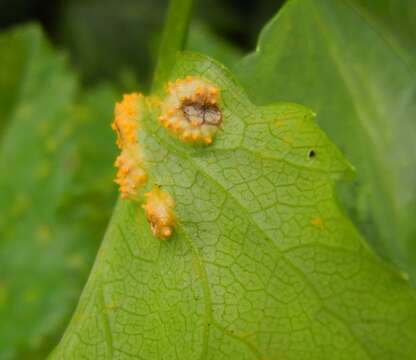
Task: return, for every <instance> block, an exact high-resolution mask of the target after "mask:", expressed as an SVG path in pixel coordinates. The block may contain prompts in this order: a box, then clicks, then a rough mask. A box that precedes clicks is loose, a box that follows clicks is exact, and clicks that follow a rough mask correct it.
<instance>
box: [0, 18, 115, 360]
mask: <svg viewBox="0 0 416 360" xmlns="http://www.w3.org/2000/svg"><path fill="white" fill-rule="evenodd" d="M0 54H1V58H0V64H1V65H0V72H1V77H0V99H1V100H0V115H1V122H2V123H3V124H4V127H3V130H2V134H1V141H0V194H1V195H0V214H1V217H0V269H1V271H0V359H2V360H5V359H7V360H9V359H18V358H20V359H21V358H24V359H33V358H36V359H40V358H44V356H45V353H49V351H50V348H51V347H52V346H53V345H55V343H56V342H57V338H58V336H59V335H60V333H61V332H62V331H63V328H64V326H65V323H66V321H68V317H69V316H70V314H71V312H72V311H73V309H74V307H75V304H76V301H77V299H78V296H79V293H80V290H81V288H82V286H83V283H84V281H85V279H86V277H87V274H88V272H89V270H90V267H91V265H92V264H91V263H92V260H93V256H94V254H95V251H96V249H97V248H98V244H99V240H100V238H101V236H102V229H103V227H104V224H106V222H107V221H108V218H109V214H110V209H111V205H112V201H113V199H114V196H113V195H114V193H113V191H112V186H111V178H112V176H113V169H112V166H111V161H112V159H113V157H114V153H115V151H114V149H113V148H111V147H108V146H106V145H107V144H108V142H109V141H111V139H112V134H111V129H110V128H109V126H108V122H109V121H110V119H111V116H112V103H113V102H114V98H115V96H114V91H113V90H112V89H111V88H109V87H107V86H102V87H100V88H96V89H92V90H91V92H90V94H89V95H88V96H85V97H83V99H82V102H81V103H78V104H75V101H76V96H77V93H78V92H79V89H78V85H77V82H76V78H75V76H74V74H72V73H71V72H70V71H69V70H68V66H67V63H66V61H65V58H64V57H63V56H62V55H61V54H57V53H56V52H54V51H52V50H51V49H50V47H49V44H48V43H47V42H46V41H45V39H44V37H43V35H42V33H41V31H40V30H39V28H38V27H36V26H34V25H31V26H27V27H23V28H19V29H16V30H13V31H11V32H7V33H4V34H2V35H1V37H0Z"/></svg>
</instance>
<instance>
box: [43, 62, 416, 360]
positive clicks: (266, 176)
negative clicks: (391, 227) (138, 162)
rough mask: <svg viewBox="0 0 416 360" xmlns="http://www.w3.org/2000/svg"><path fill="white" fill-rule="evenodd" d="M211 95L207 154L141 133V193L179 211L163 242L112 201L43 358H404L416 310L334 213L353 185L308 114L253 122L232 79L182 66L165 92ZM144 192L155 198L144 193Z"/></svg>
mask: <svg viewBox="0 0 416 360" xmlns="http://www.w3.org/2000/svg"><path fill="white" fill-rule="evenodd" d="M186 75H191V76H196V77H198V76H199V77H201V78H203V79H205V80H206V81H209V82H211V83H213V84H214V85H215V86H217V87H218V88H220V89H221V100H220V104H219V105H220V108H221V109H222V112H223V116H224V120H223V125H222V126H223V128H222V131H219V132H218V134H217V136H216V139H215V141H214V144H213V145H211V146H201V147H199V146H192V145H189V144H184V143H181V142H180V141H179V140H176V139H174V138H173V137H171V136H170V135H169V134H168V133H167V132H166V130H165V129H164V128H161V127H159V126H158V124H157V120H156V117H157V111H156V110H149V113H148V114H146V116H145V119H144V120H143V126H142V130H141V131H139V137H140V141H141V142H142V143H143V144H144V146H143V147H144V152H145V155H144V156H145V158H146V159H147V161H148V163H149V164H150V169H149V173H150V175H149V176H150V183H152V182H155V183H157V184H159V185H161V186H162V187H163V188H164V189H166V190H167V191H168V192H169V193H170V194H171V195H172V196H173V197H174V199H175V202H176V204H177V206H176V213H177V218H178V223H177V225H176V228H175V232H174V235H173V236H172V237H171V238H170V239H169V240H168V241H159V240H157V239H156V238H155V237H153V236H152V235H151V232H150V229H149V225H148V223H147V222H146V219H145V217H144V213H143V209H141V208H140V207H139V206H138V204H135V203H132V202H125V201H121V202H120V203H119V204H118V205H117V208H116V210H115V213H114V215H113V218H112V221H111V223H110V225H109V228H108V231H107V234H106V236H105V239H104V243H103V245H102V248H101V249H100V251H99V254H98V257H97V260H96V263H95V265H94V268H93V271H92V274H91V276H90V279H89V282H88V284H87V286H86V288H85V290H84V293H83V295H82V297H81V300H80V303H79V306H78V309H77V311H76V313H75V315H74V317H73V319H72V321H71V323H70V325H69V327H68V329H67V331H66V332H65V334H64V336H63V339H62V341H61V343H60V344H59V346H58V347H57V348H56V349H55V351H54V353H53V354H52V355H51V359H82V358H85V359H146V360H148V359H182V360H183V359H215V360H218V359H294V360H295V359H296V360H298V359H349V360H350V359H411V358H414V355H415V354H416V317H415V316H416V306H415V305H416V301H415V300H416V298H415V292H414V290H413V289H411V288H410V287H409V285H408V283H407V282H406V281H405V280H404V279H403V278H402V277H401V276H400V275H399V274H398V273H396V272H395V271H394V270H392V269H390V268H389V267H387V266H386V265H385V264H384V263H383V262H382V261H380V260H379V259H378V258H377V257H375V256H374V255H373V254H372V253H371V252H370V250H369V249H368V248H367V246H366V245H365V242H364V241H363V239H362V238H361V237H360V235H359V234H358V233H357V231H356V230H355V228H354V227H353V226H352V224H351V223H350V221H349V220H348V219H346V218H345V217H344V215H343V214H342V213H341V212H340V210H339V209H338V207H337V204H336V202H335V200H334V194H333V186H334V181H335V179H337V178H339V177H341V176H343V175H344V174H346V173H348V172H349V171H350V166H349V164H348V163H347V162H346V161H345V160H344V158H343V157H342V155H341V154H340V152H339V151H338V149H337V148H336V147H335V146H334V145H333V144H332V143H331V142H330V141H329V139H328V138H327V136H326V135H325V134H324V133H323V132H322V131H321V130H320V129H319V128H318V126H317V125H316V124H315V122H314V120H313V114H312V113H311V112H310V111H309V110H308V109H306V108H304V107H302V106H299V105H294V104H288V103H281V104H276V105H273V106H268V107H256V106H254V105H253V104H252V103H250V101H249V100H248V98H247V96H246V94H245V93H243V92H242V90H241V88H240V87H239V85H238V84H236V82H235V81H234V80H233V78H232V77H231V76H230V74H229V73H228V72H227V71H226V70H225V69H224V68H223V67H222V66H221V65H219V64H217V63H214V62H213V61H212V60H209V59H207V58H204V57H201V56H197V55H193V54H184V55H182V56H181V58H180V59H179V60H178V63H177V65H176V67H175V69H174V71H173V73H172V74H171V80H175V79H177V78H183V77H185V76H186ZM149 186H150V184H149Z"/></svg>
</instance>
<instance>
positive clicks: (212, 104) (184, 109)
mask: <svg viewBox="0 0 416 360" xmlns="http://www.w3.org/2000/svg"><path fill="white" fill-rule="evenodd" d="M167 91H168V95H167V97H166V98H165V99H164V101H163V102H162V103H161V115H160V117H159V121H160V123H161V124H162V125H163V126H164V127H166V128H168V129H169V130H171V131H172V132H174V133H175V134H176V135H177V136H178V137H179V138H180V139H181V140H183V141H186V142H200V143H205V144H211V143H212V141H213V136H214V135H215V133H216V132H217V131H218V128H219V126H220V125H221V122H222V120H223V115H222V112H221V109H220V108H219V105H218V101H219V95H220V91H219V89H218V88H217V87H215V86H213V85H211V84H208V83H207V82H205V81H203V80H201V79H199V78H194V77H192V76H188V77H186V78H185V79H178V80H176V81H175V82H174V83H169V84H168V86H167Z"/></svg>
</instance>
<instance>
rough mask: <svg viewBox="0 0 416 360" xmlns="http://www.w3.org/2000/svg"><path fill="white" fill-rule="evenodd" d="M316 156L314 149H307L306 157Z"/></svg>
mask: <svg viewBox="0 0 416 360" xmlns="http://www.w3.org/2000/svg"><path fill="white" fill-rule="evenodd" d="M315 156H316V152H315V150H309V152H308V158H309V159H313V158H314V157H315Z"/></svg>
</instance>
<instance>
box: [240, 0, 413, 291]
mask: <svg viewBox="0 0 416 360" xmlns="http://www.w3.org/2000/svg"><path fill="white" fill-rule="evenodd" d="M356 2H357V3H359V2H360V1H358V0H357V1H356ZM361 3H363V4H365V3H368V4H370V3H374V4H373V5H374V7H377V6H376V3H377V4H379V2H361ZM380 3H383V4H387V1H382V2H380ZM389 3H390V7H389V8H386V9H385V10H384V11H385V12H386V14H387V11H389V12H390V13H392V14H393V13H394V12H392V9H396V10H397V11H398V10H399V9H401V10H400V14H404V13H407V10H406V9H408V11H409V12H411V11H413V10H414V6H413V5H412V4H413V2H412V4H411V2H407V1H395V2H392V1H390V2H389ZM405 4H408V6H407V7H406V6H404V5H405ZM368 6H370V5H368ZM412 9H413V10H412ZM380 11H381V9H380ZM374 14H375V15H374V18H376V17H377V16H376V15H377V12H374ZM394 14H395V13H394ZM405 18H406V19H407V17H406V16H405ZM380 19H381V17H380ZM380 21H381V20H380ZM380 23H381V22H380ZM405 24H406V21H405V20H404V21H403V28H402V29H405V26H406V25H405ZM408 24H409V25H411V24H410V22H408ZM413 24H414V22H413ZM398 26H400V25H398ZM412 26H413V31H414V30H415V27H414V25H412ZM398 34H399V32H397V31H394V30H391V31H390V32H389V27H387V26H384V27H380V26H379V23H378V22H373V21H370V20H369V19H368V18H367V15H366V13H362V12H361V10H360V8H359V7H352V6H351V4H350V2H349V1H341V0H337V1H332V0H318V1H312V0H293V1H290V2H288V3H287V5H286V6H285V7H284V8H283V10H282V11H281V12H280V13H279V14H278V15H277V16H276V17H275V18H274V19H273V20H272V21H271V22H270V23H269V24H268V25H267V26H266V27H265V29H264V31H263V32H262V34H261V36H260V39H259V45H258V48H257V51H256V52H254V53H253V54H251V55H249V56H248V57H247V58H245V59H244V60H243V61H242V62H241V63H240V64H239V65H238V66H237V73H238V77H239V79H240V80H241V81H242V83H243V84H244V85H245V87H246V89H247V90H248V91H249V93H250V96H251V98H252V99H253V100H254V101H255V102H256V103H257V104H266V103H268V102H270V101H277V100H280V101H282V100H291V101H298V102H301V103H304V104H306V105H308V106H310V107H311V108H312V109H314V111H316V112H317V114H318V117H317V121H318V123H319V124H320V126H322V128H323V129H324V130H325V131H326V132H327V133H328V134H329V136H330V137H331V138H332V139H333V140H334V141H335V143H336V144H337V145H338V146H339V147H340V148H341V149H342V150H343V151H344V152H345V154H346V155H347V157H348V159H349V160H350V161H351V162H352V164H354V166H356V168H357V180H356V181H355V182H354V183H353V184H352V185H349V186H348V187H347V186H344V187H343V188H342V189H341V191H340V193H341V195H342V198H343V202H344V204H345V205H346V207H347V209H348V210H349V213H350V215H351V217H352V219H353V220H354V222H355V223H356V224H358V226H359V228H360V229H361V230H362V231H363V233H364V234H365V235H366V237H367V238H368V240H369V241H370V243H371V244H372V245H374V247H375V249H377V250H378V251H379V253H380V254H382V255H383V256H384V257H386V258H389V259H391V260H392V261H393V262H394V263H395V264H397V265H398V266H400V267H401V269H402V270H404V271H406V272H408V273H410V276H411V278H412V282H413V283H416V247H415V244H416V242H415V241H414V240H415V238H416V223H415V221H414V219H413V218H414V214H416V192H415V183H416V141H415V134H416V122H415V120H414V119H415V117H416V82H415V81H414V79H415V71H414V70H413V69H412V68H411V67H409V64H408V63H407V62H406V61H405V60H404V57H403V54H405V53H407V52H405V50H403V51H397V48H398V44H400V41H399V40H400V39H401V36H399V35H398ZM391 39H395V40H394V41H395V44H396V45H395V46H393V45H392V44H393V42H392V41H393V40H391ZM413 47H414V44H413ZM402 49H405V48H404V47H403V48H402ZM407 54H410V53H407ZM414 59H415V57H414V58H413V60H414Z"/></svg>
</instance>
